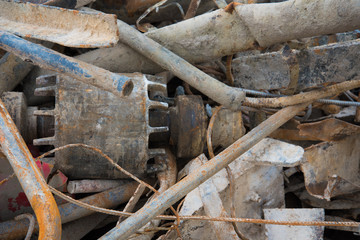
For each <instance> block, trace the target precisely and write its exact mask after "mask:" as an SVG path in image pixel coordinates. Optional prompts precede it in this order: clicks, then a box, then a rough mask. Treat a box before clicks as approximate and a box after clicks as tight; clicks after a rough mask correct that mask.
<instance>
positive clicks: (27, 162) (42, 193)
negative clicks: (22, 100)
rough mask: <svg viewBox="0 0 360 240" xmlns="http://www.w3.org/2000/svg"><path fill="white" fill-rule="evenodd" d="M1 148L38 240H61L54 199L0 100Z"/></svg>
mask: <svg viewBox="0 0 360 240" xmlns="http://www.w3.org/2000/svg"><path fill="white" fill-rule="evenodd" d="M0 144H1V147H2V151H3V153H4V154H5V156H6V157H7V159H8V160H9V162H10V164H11V166H12V168H13V169H14V172H15V174H16V176H17V178H18V180H19V182H20V184H21V186H22V188H23V189H24V192H25V194H26V196H27V198H28V200H29V202H30V204H31V207H32V208H33V210H34V212H35V215H36V219H37V222H38V224H39V228H40V229H39V239H60V238H61V219H60V213H59V210H58V208H57V205H56V202H55V199H54V197H53V195H52V194H51V192H50V190H49V189H48V187H47V185H46V183H45V180H44V179H43V177H42V175H41V173H40V171H39V169H38V168H37V166H36V164H35V161H34V159H33V157H32V155H31V153H30V151H29V149H28V148H27V146H26V144H25V142H24V140H23V139H22V137H21V135H20V133H19V131H18V130H17V128H16V126H15V124H14V122H13V120H12V119H11V117H10V115H9V113H8V112H7V110H6V108H5V105H4V103H3V102H2V101H1V100H0ZM27 222H28V221H27ZM26 229H27V228H26Z"/></svg>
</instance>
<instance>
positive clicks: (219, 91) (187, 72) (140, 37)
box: [117, 20, 245, 110]
mask: <svg viewBox="0 0 360 240" xmlns="http://www.w3.org/2000/svg"><path fill="white" fill-rule="evenodd" d="M117 24H118V28H119V32H120V41H122V42H123V43H125V44H127V45H129V46H130V47H132V48H133V49H135V50H136V51H138V52H139V53H141V54H143V55H144V56H146V57H147V58H149V59H151V60H153V61H154V62H155V63H157V64H158V65H159V66H161V67H162V68H164V69H166V70H168V71H170V72H172V73H173V74H174V75H175V76H177V77H179V78H180V79H182V80H183V81H185V82H187V83H188V84H190V85H191V86H192V87H194V88H196V89H197V90H199V91H200V92H202V93H203V94H205V95H206V96H208V97H210V98H211V99H213V100H214V101H216V102H218V103H220V104H222V105H224V106H226V107H228V108H231V109H234V110H238V109H239V108H240V106H241V103H242V101H243V100H244V98H245V93H244V92H243V91H241V90H240V89H237V88H233V87H230V86H227V85H226V84H224V83H222V82H220V81H218V80H216V79H215V78H212V77H210V76H209V75H207V74H205V73H204V72H202V71H200V70H199V69H197V68H196V67H194V66H193V65H191V64H190V63H188V62H187V61H185V60H184V59H183V58H181V57H179V56H178V55H176V54H174V53H173V52H171V51H169V50H168V49H166V48H164V47H163V46H161V45H160V44H159V43H157V42H155V41H154V40H152V39H150V38H148V37H146V36H145V35H144V34H142V33H140V32H139V31H137V30H135V29H134V28H132V27H130V26H129V25H128V24H126V23H124V22H122V21H120V20H118V21H117Z"/></svg>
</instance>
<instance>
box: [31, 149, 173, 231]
mask: <svg viewBox="0 0 360 240" xmlns="http://www.w3.org/2000/svg"><path fill="white" fill-rule="evenodd" d="M75 147H82V148H86V149H89V150H92V151H94V152H97V153H98V154H100V155H101V156H102V157H104V158H105V159H106V160H108V161H109V162H110V163H111V164H112V165H113V166H114V167H116V168H117V169H118V170H119V171H120V172H122V173H124V174H125V175H127V176H129V177H131V178H132V179H134V180H135V181H137V182H138V183H139V184H141V185H144V186H146V187H148V188H149V189H150V190H152V191H153V192H155V193H157V194H159V192H158V191H157V190H156V189H155V188H153V187H152V186H151V185H149V184H148V183H146V182H144V181H142V180H141V179H139V178H138V177H136V176H134V175H133V174H131V173H130V172H128V171H126V170H125V169H123V168H122V167H120V166H119V165H118V164H117V163H115V162H114V160H112V159H111V158H110V157H109V156H108V155H106V154H105V153H104V152H103V151H101V150H100V149H98V148H96V147H93V146H89V145H86V144H83V143H74V144H67V145H65V146H61V147H58V148H54V149H52V150H50V151H48V152H46V153H44V154H42V155H40V156H39V157H37V158H36V160H40V159H42V158H44V157H46V156H48V155H50V154H52V153H55V152H57V151H60V150H64V149H67V148H75ZM48 186H49V185H48ZM49 188H50V190H51V191H52V192H53V193H54V191H53V190H56V189H54V188H51V187H50V186H49ZM65 196H66V195H65ZM170 209H171V211H172V212H173V213H174V215H175V216H176V219H178V220H179V221H178V222H180V218H179V213H178V212H177V211H176V210H175V209H174V208H173V207H172V206H171V207H170ZM174 228H175V229H176V231H177V232H178V233H180V231H179V229H178V225H174ZM179 236H180V235H179Z"/></svg>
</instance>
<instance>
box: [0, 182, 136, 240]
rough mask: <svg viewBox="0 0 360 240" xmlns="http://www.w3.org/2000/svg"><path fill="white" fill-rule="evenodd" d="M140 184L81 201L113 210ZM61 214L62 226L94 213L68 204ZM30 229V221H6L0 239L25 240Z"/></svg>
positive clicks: (0, 226)
mask: <svg viewBox="0 0 360 240" xmlns="http://www.w3.org/2000/svg"><path fill="white" fill-rule="evenodd" d="M137 186H138V183H137V182H135V181H132V182H129V183H127V184H125V185H123V186H120V187H117V188H114V189H111V190H108V191H105V192H101V193H98V194H94V195H91V196H89V197H86V198H83V199H81V200H80V201H82V202H85V203H87V204H91V205H95V206H98V207H104V208H113V207H116V206H118V205H119V204H122V203H125V202H127V201H128V200H129V199H130V198H131V196H132V195H133V194H134V191H135V189H136V187H137ZM59 212H60V216H61V222H62V224H65V223H68V222H71V221H74V220H77V219H79V218H82V217H85V216H89V215H91V214H93V213H94V212H93V211H91V210H88V209H85V208H82V207H80V206H78V205H75V204H72V203H66V204H63V205H60V206H59ZM28 228H29V221H28V220H26V219H22V220H19V221H14V220H11V221H6V222H2V223H0V239H8V240H9V239H18V238H23V237H25V235H26V232H27V230H28ZM38 229H39V226H38V225H36V226H35V229H34V232H36V231H38Z"/></svg>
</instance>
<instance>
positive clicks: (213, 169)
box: [100, 103, 309, 240]
mask: <svg viewBox="0 0 360 240" xmlns="http://www.w3.org/2000/svg"><path fill="white" fill-rule="evenodd" d="M307 105H309V103H306V104H300V105H295V106H290V107H286V108H284V109H282V110H280V111H278V112H277V113H275V114H274V115H272V116H271V117H269V118H268V119H267V120H266V121H264V122H262V123H261V124H260V125H258V126H257V127H256V128H254V129H253V130H251V131H250V132H249V133H248V134H246V135H245V136H243V137H241V138H240V139H239V140H237V141H236V142H235V143H233V144H232V145H230V146H229V147H228V148H226V149H225V150H224V151H222V152H221V153H220V154H218V155H217V156H215V157H214V158H212V159H211V160H210V161H208V162H207V163H205V164H204V165H202V166H201V167H200V168H199V169H198V170H197V171H195V172H193V173H191V174H189V175H188V176H187V177H185V178H184V179H182V180H181V181H180V182H178V183H177V184H175V185H173V186H172V187H170V188H169V189H168V190H166V191H165V192H164V193H163V194H161V195H159V196H157V197H155V198H154V199H153V200H152V201H151V202H149V203H148V204H146V205H145V206H144V207H142V208H141V209H140V210H138V211H137V212H136V213H135V214H134V215H132V216H131V217H129V218H128V219H126V220H125V221H123V222H122V223H121V224H119V225H118V226H116V227H115V228H113V229H112V230H110V231H109V232H108V233H106V234H105V235H104V236H102V237H101V238H100V239H102V240H105V239H106V240H110V239H127V238H128V237H129V236H130V235H131V234H133V233H134V232H135V231H136V230H137V229H139V228H141V227H142V226H143V225H145V224H146V223H147V222H148V221H150V220H151V219H153V218H154V217H155V216H156V215H158V214H160V213H161V212H163V211H164V210H165V209H167V208H168V207H169V206H171V205H172V204H174V203H175V202H177V201H178V200H180V199H181V198H182V197H183V196H185V195H186V194H187V193H189V192H190V191H192V190H193V189H195V188H196V187H197V186H199V185H200V184H202V183H203V182H205V181H206V180H207V179H209V178H210V177H212V176H213V175H215V174H216V173H217V172H219V171H220V170H221V169H223V168H224V167H226V166H227V165H228V164H229V163H231V162H232V161H234V160H235V159H236V158H238V157H239V156H240V155H242V154H243V153H244V152H246V151H247V150H249V149H250V148H251V147H253V146H254V145H255V144H257V143H258V142H259V141H260V140H261V139H263V138H265V137H266V136H268V135H269V134H270V133H272V132H273V131H274V130H276V129H277V128H279V127H280V126H281V125H283V124H284V123H285V122H287V121H288V120H289V119H291V118H292V117H294V116H295V115H296V114H297V113H298V112H299V111H302V110H303V109H304V108H305V107H306V106H307Z"/></svg>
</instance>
